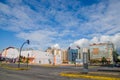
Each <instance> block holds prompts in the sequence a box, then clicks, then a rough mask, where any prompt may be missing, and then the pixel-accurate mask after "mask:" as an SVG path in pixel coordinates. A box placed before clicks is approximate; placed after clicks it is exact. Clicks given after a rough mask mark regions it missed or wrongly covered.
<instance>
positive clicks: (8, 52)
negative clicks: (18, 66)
mask: <svg viewBox="0 0 120 80" xmlns="http://www.w3.org/2000/svg"><path fill="white" fill-rule="evenodd" d="M1 56H2V57H4V58H11V59H12V58H17V57H18V56H19V52H18V50H17V49H16V48H14V47H8V48H6V49H4V50H3V52H2V55H1Z"/></svg>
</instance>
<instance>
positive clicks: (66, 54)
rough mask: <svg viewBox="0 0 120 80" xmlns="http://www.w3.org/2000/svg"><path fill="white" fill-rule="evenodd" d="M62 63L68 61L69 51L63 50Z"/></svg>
mask: <svg viewBox="0 0 120 80" xmlns="http://www.w3.org/2000/svg"><path fill="white" fill-rule="evenodd" d="M62 63H68V51H67V50H62Z"/></svg>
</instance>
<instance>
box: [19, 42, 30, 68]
mask: <svg viewBox="0 0 120 80" xmlns="http://www.w3.org/2000/svg"><path fill="white" fill-rule="evenodd" d="M26 43H27V44H30V41H29V40H26V41H25V42H24V43H23V44H22V46H21V47H20V53H19V61H18V68H20V59H21V51H22V48H23V46H24V44H26Z"/></svg>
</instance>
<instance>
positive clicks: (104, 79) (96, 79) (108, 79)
mask: <svg viewBox="0 0 120 80" xmlns="http://www.w3.org/2000/svg"><path fill="white" fill-rule="evenodd" d="M60 75H61V76H64V77H71V78H87V79H92V80H120V78H119V77H114V76H112V75H107V74H106V75H104V74H102V73H100V74H99V75H98V74H97V73H88V74H82V73H76V72H62V73H60ZM102 75H104V76H102ZM118 76H119V75H118Z"/></svg>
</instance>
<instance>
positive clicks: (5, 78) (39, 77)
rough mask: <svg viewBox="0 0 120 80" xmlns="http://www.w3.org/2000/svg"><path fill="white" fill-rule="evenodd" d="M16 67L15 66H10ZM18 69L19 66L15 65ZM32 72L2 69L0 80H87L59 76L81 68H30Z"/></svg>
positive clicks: (0, 70) (0, 69)
mask: <svg viewBox="0 0 120 80" xmlns="http://www.w3.org/2000/svg"><path fill="white" fill-rule="evenodd" d="M10 65H15V64H10ZM15 66H16V67H17V65H15ZM30 67H31V69H30V70H19V71H16V70H8V69H3V68H1V67H0V80H87V79H77V78H68V77H62V76H60V75H59V74H60V73H61V72H65V71H70V72H74V71H79V70H81V69H82V68H81V67H65V66H63V67H44V66H36V65H34V66H33V65H32V66H30Z"/></svg>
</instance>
